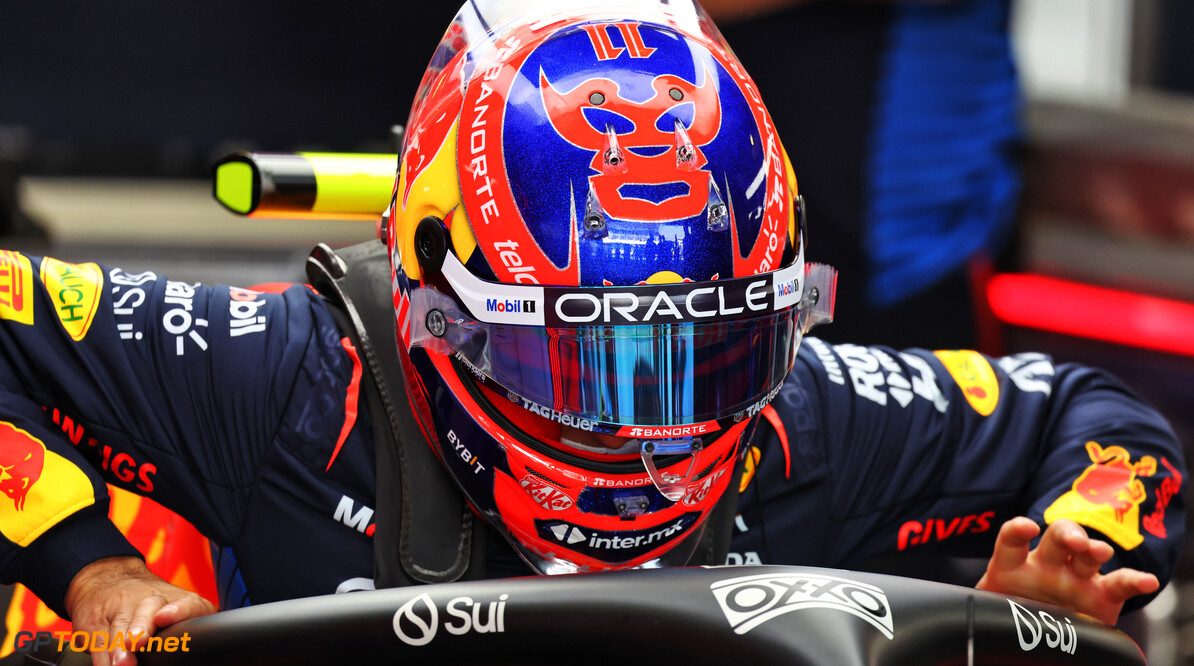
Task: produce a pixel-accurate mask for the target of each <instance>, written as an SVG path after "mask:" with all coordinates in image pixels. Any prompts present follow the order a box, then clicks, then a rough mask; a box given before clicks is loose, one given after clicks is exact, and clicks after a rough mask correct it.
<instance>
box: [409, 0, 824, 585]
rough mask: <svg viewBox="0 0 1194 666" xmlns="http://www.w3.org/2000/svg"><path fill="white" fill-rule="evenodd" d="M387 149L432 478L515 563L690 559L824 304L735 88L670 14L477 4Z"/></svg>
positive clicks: (685, 19)
mask: <svg viewBox="0 0 1194 666" xmlns="http://www.w3.org/2000/svg"><path fill="white" fill-rule="evenodd" d="M511 8H517V9H518V10H519V11H518V12H513V11H511ZM529 8H538V9H539V10H541V11H532V10H531V9H529ZM406 136H407V139H406V143H405V145H404V147H403V151H402V155H401V158H400V159H401V164H400V166H399V179H398V182H397V183H396V185H395V199H394V204H393V207H392V209H391V210H390V211H389V225H388V227H387V238H386V241H387V243H388V245H389V248H390V252H391V260H392V266H393V293H394V309H395V322H396V326H397V329H398V341H399V347H400V352H401V354H402V355H403V356H404V360H405V361H408V363H409V365H408V370H409V372H408V376H409V378H410V380H411V381H410V384H411V387H412V398H413V402H414V404H415V407H416V412H417V414H418V416H419V419H420V425H421V426H422V427H423V431H424V433H425V434H426V435H427V437H428V439H429V441H431V443H432V445H433V446H434V447H435V449H436V451H437V453H438V454H439V457H440V458H441V460H442V462H443V464H444V466H445V468H447V470H448V471H449V472H450V473H451V475H452V476H453V477H454V479H455V480H456V482H457V483H458V484H459V486H460V487H461V489H462V490H463V491H464V493H465V494H466V495H467V497H468V499H469V501H470V503H471V504H472V506H473V507H474V508H475V509H476V510H477V511H478V512H479V513H480V514H481V515H482V516H484V517H485V518H486V519H487V520H488V521H489V523H490V524H492V525H493V526H494V527H495V528H496V529H498V530H499V531H500V532H501V533H502V534H503V535H504V536H506V538H507V540H508V541H509V542H510V543H511V544H512V546H513V547H514V549H515V550H516V551H517V552H518V554H519V555H520V556H522V558H523V559H524V560H525V561H526V562H527V563H528V564H530V565H531V566H532V567H533V568H534V569H536V570H537V571H539V572H542V573H562V572H571V571H591V570H600V569H610V568H621V567H654V566H668V565H682V564H686V563H689V561H690V556H691V554H692V553H693V551H694V549H695V548H696V546H697V545H698V544H699V543H700V542H701V539H702V537H703V536H704V535H705V532H706V530H707V528H708V526H709V524H710V520H709V518H710V515H711V514H712V513H713V511H714V508H715V507H718V506H719V503H722V502H726V501H732V500H733V499H734V498H735V497H736V492H737V487H738V483H737V477H736V470H738V469H739V467H738V466H739V463H740V461H741V460H742V456H743V454H742V451H743V443H744V442H745V441H746V440H747V439H748V438H749V437H750V435H751V433H752V431H753V428H754V425H755V422H756V420H757V416H758V413H759V411H760V410H761V409H762V408H763V407H764V406H765V405H766V404H767V402H768V401H769V400H770V399H771V398H772V397H773V396H774V395H775V393H776V392H777V391H778V390H779V387H780V386H781V385H782V382H783V381H784V379H785V378H786V376H787V374H788V372H789V371H790V370H791V367H792V363H793V361H794V358H795V350H796V347H797V345H798V344H799V342H800V340H801V337H802V336H803V333H804V332H805V331H806V330H807V329H808V328H810V327H811V326H812V325H814V324H816V323H820V322H822V321H826V320H828V318H829V316H830V314H831V311H832V299H833V279H834V274H833V271H832V269H829V268H827V267H818V266H815V265H811V264H806V262H805V257H804V246H803V242H802V240H801V239H802V231H803V218H802V214H801V202H800V199H799V197H798V196H797V195H796V189H795V179H794V178H793V177H792V175H791V168H790V165H788V163H787V158H786V155H785V153H784V151H783V147H782V145H781V144H780V142H779V139H778V137H777V136H776V134H775V130H774V127H773V125H772V123H771V120H770V117H769V115H768V114H767V110H766V108H765V107H764V105H763V103H762V100H761V98H760V96H759V94H758V91H757V89H755V87H754V84H753V83H752V82H751V81H750V78H749V77H748V76H747V75H746V73H745V71H744V70H743V69H742V66H741V65H740V64H739V63H738V62H737V60H736V59H735V58H734V56H733V54H732V53H731V52H730V50H729V48H728V47H727V46H726V44H725V42H724V41H723V40H722V39H721V37H720V35H719V34H718V33H717V31H716V28H714V27H713V25H712V23H711V22H710V21H709V19H708V17H707V16H705V14H704V12H703V11H702V10H701V9H700V7H699V6H698V5H697V4H696V3H695V2H692V0H686V1H682V2H679V3H677V2H674V0H673V1H671V2H658V3H656V2H649V1H648V2H641V1H636V2H626V1H625V0H611V1H609V2H602V3H596V2H591V1H589V0H572V1H567V2H554V1H553V2H523V3H506V2H493V1H488V2H487V1H485V0H480V1H477V2H471V3H469V4H467V5H466V6H465V7H464V8H463V9H461V11H460V13H459V14H458V15H457V17H456V20H455V21H454V23H453V26H452V28H451V29H450V30H449V31H448V33H447V35H446V36H445V38H444V40H443V41H442V42H441V44H440V47H439V48H438V50H437V51H436V54H435V56H434V57H433V59H432V63H431V66H430V67H429V68H428V71H427V73H426V75H425V76H424V79H423V83H422V84H421V86H420V90H419V93H418V95H417V96H416V101H415V104H414V107H413V108H412V111H411V116H410V120H409V122H408V124H407V134H406ZM720 514H721V512H718V515H720ZM726 515H729V516H732V512H730V513H727V514H726ZM718 563H720V562H718Z"/></svg>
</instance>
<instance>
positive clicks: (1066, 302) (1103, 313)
mask: <svg viewBox="0 0 1194 666" xmlns="http://www.w3.org/2000/svg"><path fill="white" fill-rule="evenodd" d="M987 300H988V301H989V302H990V304H991V310H992V311H993V312H994V313H995V316H996V317H998V318H999V320H1000V321H1002V322H1004V323H1007V324H1012V325H1014V326H1023V327H1026V328H1035V329H1040V330H1044V331H1052V332H1055V333H1064V334H1066V335H1072V336H1076V337H1080V338H1089V339H1092V340H1103V341H1106V342H1113V343H1116V344H1120V345H1126V346H1129V347H1140V348H1143V349H1153V350H1157V351H1163V352H1169V353H1172V354H1183V355H1186V356H1194V303H1186V302H1182V301H1175V300H1171V299H1167V298H1160V297H1157V296H1147V295H1144V294H1137V293H1133V292H1130V291H1121V290H1118V289H1107V288H1105V287H1095V286H1092V285H1088V284H1082V283H1080V282H1070V281H1068V280H1061V279H1058V278H1051V277H1045V276H1043V275H1033V274H1029V273H1014V274H1013V273H1004V274H1000V275H996V276H995V277H993V278H991V281H990V282H989V283H988V284H987Z"/></svg>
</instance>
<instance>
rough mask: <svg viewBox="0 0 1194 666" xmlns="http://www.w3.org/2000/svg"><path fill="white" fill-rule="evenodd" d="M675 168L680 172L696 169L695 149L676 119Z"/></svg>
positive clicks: (680, 123)
mask: <svg viewBox="0 0 1194 666" xmlns="http://www.w3.org/2000/svg"><path fill="white" fill-rule="evenodd" d="M676 168H677V169H678V170H680V171H696V168H697V161H696V147H694V146H693V145H692V139H690V138H688V131H687V130H685V129H684V123H682V122H680V119H679V118H676Z"/></svg>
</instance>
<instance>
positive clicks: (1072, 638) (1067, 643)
mask: <svg viewBox="0 0 1194 666" xmlns="http://www.w3.org/2000/svg"><path fill="white" fill-rule="evenodd" d="M1007 602H1008V603H1009V604H1011V607H1012V618H1014V619H1015V622H1016V638H1018V639H1020V649H1021V650H1024V651H1025V652H1029V651H1031V650H1034V649H1036V647H1037V646H1038V645H1040V644H1041V639H1044V641H1045V645H1046V646H1048V647H1051V648H1056V649H1058V650H1061V651H1062V652H1065V653H1066V654H1074V652H1075V651H1076V650H1077V649H1078V632H1077V630H1076V629H1074V625H1073V623H1072V622H1070V618H1068V617H1063V618H1062V619H1063V620H1065V624H1062V623H1061V622H1058V621H1057V618H1055V617H1053V616H1052V615H1050V614H1048V613H1046V612H1045V611H1037V612H1036V613H1035V614H1034V613H1033V612H1032V611H1030V610H1028V609H1027V608H1025V607H1023V606H1021V605H1020V604H1018V603H1016V602H1014V601H1012V600H1011V599H1008V600H1007Z"/></svg>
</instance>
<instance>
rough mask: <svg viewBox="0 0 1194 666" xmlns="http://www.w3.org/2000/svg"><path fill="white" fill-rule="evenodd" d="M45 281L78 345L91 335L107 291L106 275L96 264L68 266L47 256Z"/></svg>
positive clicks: (43, 274)
mask: <svg viewBox="0 0 1194 666" xmlns="http://www.w3.org/2000/svg"><path fill="white" fill-rule="evenodd" d="M41 281H42V284H44V285H45V286H46V293H47V294H49V295H50V301H52V302H53V303H54V312H55V313H56V314H57V315H58V321H60V322H62V328H64V329H65V330H66V333H67V335H69V336H70V337H71V339H72V340H74V341H75V342H79V341H80V340H82V339H83V338H84V337H86V336H87V331H88V330H89V329H90V328H91V322H92V320H94V319H95V311H96V309H97V308H98V307H99V301H100V294H101V293H103V288H104V273H103V271H101V270H100V267H99V266H97V265H96V264H82V265H75V264H68V263H66V262H64V261H58V260H57V259H51V258H50V257H46V258H45V259H42V262H41Z"/></svg>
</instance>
